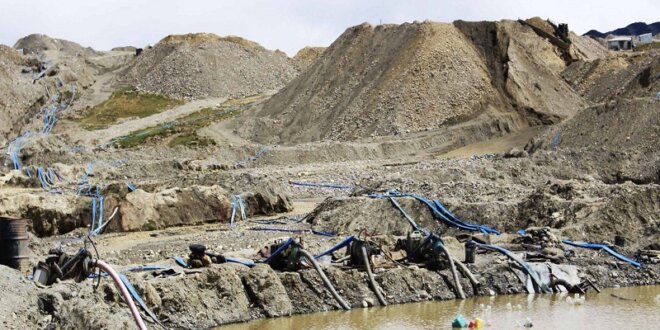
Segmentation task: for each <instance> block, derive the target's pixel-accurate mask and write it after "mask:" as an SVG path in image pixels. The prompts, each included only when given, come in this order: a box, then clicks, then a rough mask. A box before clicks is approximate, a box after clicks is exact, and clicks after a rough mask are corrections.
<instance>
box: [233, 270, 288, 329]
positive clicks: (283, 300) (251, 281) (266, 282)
mask: <svg viewBox="0 0 660 330" xmlns="http://www.w3.org/2000/svg"><path fill="white" fill-rule="evenodd" d="M244 282H245V288H246V289H247V290H248V292H249V294H250V296H251V297H252V298H253V299H254V300H256V304H257V305H258V306H259V307H260V308H262V309H263V312H264V314H266V316H268V317H277V316H284V315H291V313H292V312H293V305H292V304H291V300H290V299H289V296H288V295H287V291H286V288H284V285H282V282H281V281H280V279H279V277H278V276H277V274H276V273H275V271H273V269H272V268H270V266H268V265H265V264H258V265H257V266H255V267H253V268H251V269H250V271H248V272H247V274H246V275H245V277H244Z"/></svg>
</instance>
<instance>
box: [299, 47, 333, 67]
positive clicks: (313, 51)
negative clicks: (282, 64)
mask: <svg viewBox="0 0 660 330" xmlns="http://www.w3.org/2000/svg"><path fill="white" fill-rule="evenodd" d="M325 49H326V47H305V48H303V49H301V50H299V51H298V53H296V55H295V56H294V57H293V63H294V65H295V66H296V68H297V69H298V71H301V72H302V71H305V69H307V68H308V67H310V66H311V65H312V64H314V62H316V60H317V59H318V58H319V56H321V54H322V53H323V51H325Z"/></svg>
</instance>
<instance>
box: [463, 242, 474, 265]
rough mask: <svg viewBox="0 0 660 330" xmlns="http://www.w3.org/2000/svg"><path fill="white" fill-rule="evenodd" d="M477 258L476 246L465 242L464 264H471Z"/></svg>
mask: <svg viewBox="0 0 660 330" xmlns="http://www.w3.org/2000/svg"><path fill="white" fill-rule="evenodd" d="M476 256H477V244H476V243H474V241H472V240H469V241H467V242H465V263H466V264H473V263H474V261H475V259H476Z"/></svg>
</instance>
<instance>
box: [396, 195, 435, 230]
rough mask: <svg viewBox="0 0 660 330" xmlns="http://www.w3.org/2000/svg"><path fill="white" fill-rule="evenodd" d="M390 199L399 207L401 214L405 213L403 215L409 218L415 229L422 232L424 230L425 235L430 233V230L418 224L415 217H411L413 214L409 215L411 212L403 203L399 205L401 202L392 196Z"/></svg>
mask: <svg viewBox="0 0 660 330" xmlns="http://www.w3.org/2000/svg"><path fill="white" fill-rule="evenodd" d="M390 201H392V204H394V206H395V207H396V208H397V209H399V212H401V214H403V216H404V217H405V218H406V219H407V220H408V222H409V223H410V225H411V226H412V227H413V228H415V230H417V231H421V232H423V233H424V234H425V235H428V234H429V231H428V230H426V229H425V228H422V227H421V226H420V225H418V224H417V222H415V220H414V219H413V218H412V217H411V216H410V215H409V214H408V213H407V212H406V211H405V210H404V209H403V207H401V205H399V203H398V202H397V201H396V200H395V199H394V197H390Z"/></svg>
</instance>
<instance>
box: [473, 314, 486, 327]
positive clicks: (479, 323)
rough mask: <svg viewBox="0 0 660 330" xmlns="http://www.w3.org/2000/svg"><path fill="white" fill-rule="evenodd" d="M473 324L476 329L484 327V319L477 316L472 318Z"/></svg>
mask: <svg viewBox="0 0 660 330" xmlns="http://www.w3.org/2000/svg"><path fill="white" fill-rule="evenodd" d="M474 325H475V327H476V328H477V329H481V328H483V327H484V321H483V320H482V319H480V318H478V317H477V318H476V319H474Z"/></svg>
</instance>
